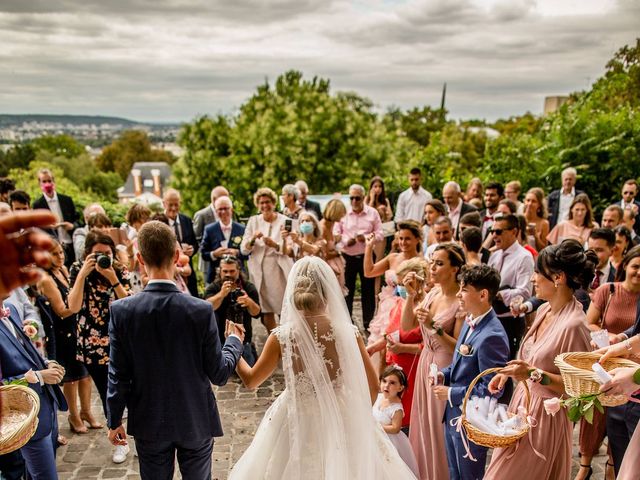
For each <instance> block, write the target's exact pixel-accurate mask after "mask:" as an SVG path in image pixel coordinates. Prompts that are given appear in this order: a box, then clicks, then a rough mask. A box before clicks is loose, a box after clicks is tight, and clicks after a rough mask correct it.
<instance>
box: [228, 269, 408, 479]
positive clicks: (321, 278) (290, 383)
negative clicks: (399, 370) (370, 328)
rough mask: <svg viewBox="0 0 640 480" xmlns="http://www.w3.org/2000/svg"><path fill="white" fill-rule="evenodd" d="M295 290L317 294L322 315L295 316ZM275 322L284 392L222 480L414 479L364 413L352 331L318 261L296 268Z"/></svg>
mask: <svg viewBox="0 0 640 480" xmlns="http://www.w3.org/2000/svg"><path fill="white" fill-rule="evenodd" d="M301 285H302V288H303V289H304V288H306V287H309V288H310V289H311V290H312V291H313V292H316V291H319V292H320V293H319V295H320V297H321V298H322V299H323V301H324V303H325V304H326V306H327V310H326V313H323V314H319V315H309V314H306V315H305V314H303V313H302V312H300V311H298V310H296V309H295V307H294V302H293V296H294V292H296V291H298V292H299V291H300V288H301ZM305 286H306V287H305ZM281 319H282V320H281V325H280V326H279V327H278V328H277V329H275V330H274V331H273V332H272V335H276V337H277V339H278V341H279V343H280V346H281V351H282V366H283V370H284V374H285V384H286V388H285V390H284V391H283V392H282V394H281V395H280V396H279V397H278V398H277V399H276V401H275V402H274V403H273V405H271V407H270V408H269V410H267V412H266V413H265V416H264V419H263V420H262V422H261V424H260V426H259V427H258V431H257V432H256V435H255V437H254V439H253V442H252V443H251V445H250V446H249V448H248V449H247V451H246V452H245V453H244V455H243V456H242V457H241V458H240V459H239V460H238V462H237V463H236V465H235V466H234V468H233V470H232V471H231V473H230V476H229V480H249V479H251V480H253V479H256V480H259V479H264V480H343V479H344V480H351V479H362V480H387V479H389V480H391V479H393V480H396V479H398V480H403V479H409V480H411V479H415V476H414V475H413V473H412V472H411V470H410V469H409V468H408V467H407V466H406V464H405V463H404V461H403V460H402V459H401V458H400V456H399V455H398V452H397V451H396V449H395V448H394V446H393V445H392V443H391V442H390V441H389V439H388V437H387V435H386V434H385V432H384V430H382V427H381V426H380V425H378V423H377V422H376V421H375V420H374V418H373V416H372V414H371V397H370V395H369V387H368V383H367V378H366V373H365V369H364V365H363V362H362V357H361V354H360V350H359V348H358V343H357V335H358V333H357V329H355V327H354V326H353V325H352V324H351V320H350V317H349V313H348V311H347V307H346V304H345V302H344V297H342V292H341V291H340V287H339V285H338V282H337V280H336V277H335V274H334V273H333V271H332V270H331V268H330V267H329V266H328V265H327V264H326V263H325V262H324V261H323V260H321V259H319V258H317V257H305V258H303V259H301V260H299V261H298V262H296V264H295V265H294V267H293V269H292V271H291V273H290V275H289V280H288V283H287V290H286V293H285V299H284V306H283V313H282V317H281Z"/></svg>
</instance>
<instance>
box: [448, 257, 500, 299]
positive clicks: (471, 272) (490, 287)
mask: <svg viewBox="0 0 640 480" xmlns="http://www.w3.org/2000/svg"><path fill="white" fill-rule="evenodd" d="M458 280H459V281H460V284H461V285H470V286H472V287H473V288H475V289H476V290H485V289H486V290H487V291H488V292H489V303H493V299H494V298H496V295H497V294H498V290H499V289H500V274H499V273H498V271H497V270H496V269H495V268H493V267H490V266H488V265H474V266H471V267H469V266H464V267H462V271H461V272H460V275H459V276H458Z"/></svg>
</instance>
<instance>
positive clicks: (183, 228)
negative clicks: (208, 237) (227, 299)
mask: <svg viewBox="0 0 640 480" xmlns="http://www.w3.org/2000/svg"><path fill="white" fill-rule="evenodd" d="M178 218H179V219H180V220H179V225H180V232H181V233H182V240H180V239H179V238H178V242H180V243H188V244H189V245H191V246H192V247H193V254H194V255H195V254H196V253H198V247H199V245H198V241H197V240H196V232H195V231H194V230H193V222H192V221H191V219H190V218H189V217H187V216H186V215H183V214H182V213H179V214H178ZM192 258H193V257H189V266H190V267H191V275H189V278H187V287H188V288H189V292H191V295H193V296H194V297H197V296H198V277H197V276H196V271H195V269H194V268H193V262H192Z"/></svg>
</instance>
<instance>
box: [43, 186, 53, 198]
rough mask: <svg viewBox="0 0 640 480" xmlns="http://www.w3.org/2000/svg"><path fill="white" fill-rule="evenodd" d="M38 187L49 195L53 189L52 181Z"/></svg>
mask: <svg viewBox="0 0 640 480" xmlns="http://www.w3.org/2000/svg"><path fill="white" fill-rule="evenodd" d="M40 189H41V190H42V192H43V193H44V194H46V195H47V196H49V197H50V196H51V195H53V189H54V186H53V183H44V184H42V185H40Z"/></svg>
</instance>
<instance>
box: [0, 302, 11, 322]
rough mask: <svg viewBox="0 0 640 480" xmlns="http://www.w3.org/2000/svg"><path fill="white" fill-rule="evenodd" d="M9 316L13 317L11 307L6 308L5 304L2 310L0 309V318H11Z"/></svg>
mask: <svg viewBox="0 0 640 480" xmlns="http://www.w3.org/2000/svg"><path fill="white" fill-rule="evenodd" d="M9 315H11V310H9V307H5V306H4V303H3V304H2V308H0V318H1V319H3V320H4V319H5V318H9Z"/></svg>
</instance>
